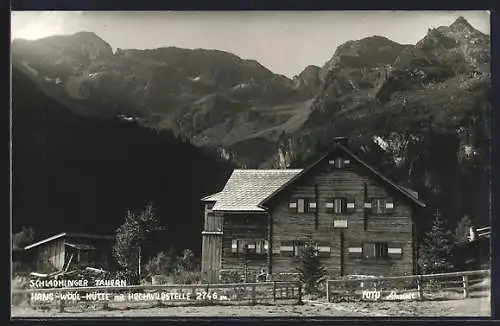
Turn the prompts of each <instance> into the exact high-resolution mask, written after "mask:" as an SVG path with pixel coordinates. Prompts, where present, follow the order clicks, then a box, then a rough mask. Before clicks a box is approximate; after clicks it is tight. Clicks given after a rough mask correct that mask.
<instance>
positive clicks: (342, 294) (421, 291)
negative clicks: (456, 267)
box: [326, 270, 490, 302]
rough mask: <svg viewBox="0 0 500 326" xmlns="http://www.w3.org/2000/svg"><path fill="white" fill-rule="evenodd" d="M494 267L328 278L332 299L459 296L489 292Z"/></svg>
mask: <svg viewBox="0 0 500 326" xmlns="http://www.w3.org/2000/svg"><path fill="white" fill-rule="evenodd" d="M489 276H490V270H478V271H467V272H455V273H442V274H426V275H410V276H392V277H373V278H371V277H366V278H356V279H342V280H328V281H327V284H326V297H327V301H328V302H332V301H339V300H341V301H358V300H370V301H374V300H391V301H396V300H411V299H414V300H425V299H429V300H432V299H459V298H468V297H470V296H471V295H473V294H478V295H481V294H482V295H486V294H488V293H489V291H490V288H489V283H488V282H489Z"/></svg>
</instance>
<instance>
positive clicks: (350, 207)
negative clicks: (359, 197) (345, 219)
mask: <svg viewBox="0 0 500 326" xmlns="http://www.w3.org/2000/svg"><path fill="white" fill-rule="evenodd" d="M355 209H356V202H355V200H354V197H349V198H347V203H346V213H348V214H352V213H354V211H355Z"/></svg>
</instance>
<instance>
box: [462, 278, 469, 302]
mask: <svg viewBox="0 0 500 326" xmlns="http://www.w3.org/2000/svg"><path fill="white" fill-rule="evenodd" d="M462 284H463V287H464V299H466V298H468V297H469V278H468V277H467V275H464V276H462Z"/></svg>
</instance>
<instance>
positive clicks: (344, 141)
mask: <svg viewBox="0 0 500 326" xmlns="http://www.w3.org/2000/svg"><path fill="white" fill-rule="evenodd" d="M333 140H334V141H335V143H336V144H339V145H342V146H344V147H347V145H348V144H349V138H347V137H335V138H334V139H333Z"/></svg>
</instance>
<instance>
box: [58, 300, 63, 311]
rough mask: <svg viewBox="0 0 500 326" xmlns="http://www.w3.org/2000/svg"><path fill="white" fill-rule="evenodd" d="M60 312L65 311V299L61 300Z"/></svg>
mask: <svg viewBox="0 0 500 326" xmlns="http://www.w3.org/2000/svg"><path fill="white" fill-rule="evenodd" d="M59 312H64V299H61V300H60V301H59Z"/></svg>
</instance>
